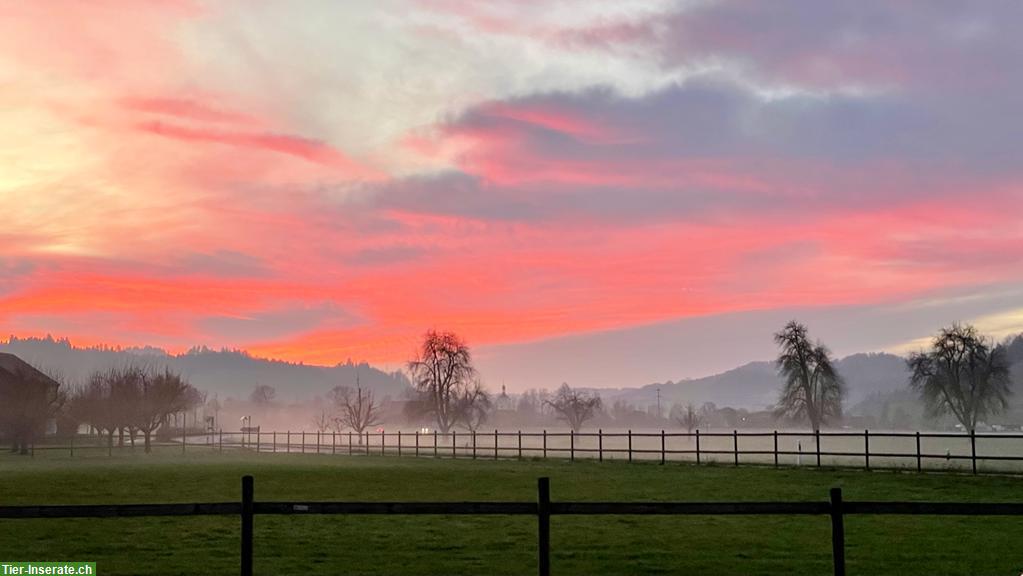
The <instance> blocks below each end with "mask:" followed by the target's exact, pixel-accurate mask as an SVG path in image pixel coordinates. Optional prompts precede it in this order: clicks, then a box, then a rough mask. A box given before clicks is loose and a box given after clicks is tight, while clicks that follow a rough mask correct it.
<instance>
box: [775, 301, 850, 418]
mask: <svg viewBox="0 0 1023 576" xmlns="http://www.w3.org/2000/svg"><path fill="white" fill-rule="evenodd" d="M774 341H775V343H777V344H778V346H779V347H780V348H781V353H780V354H779V355H778V361H777V363H778V370H779V372H780V374H781V376H782V377H784V378H785V384H784V386H783V387H782V392H781V397H780V398H779V400H778V408H777V410H776V411H775V415H776V416H779V417H787V418H799V419H802V418H806V419H808V420H809V421H810V426H811V427H812V429H813V430H820V428H821V425H823V424H826V423H827V422H828V420H830V419H831V418H838V417H841V415H842V397H843V396H844V395H845V385H844V383H843V381H842V377H841V376H840V375H839V374H838V372H837V371H836V370H835V367H834V363H833V362H832V360H831V353H830V352H829V351H828V349H827V348H826V347H825V346H824V345H823V344H820V343H819V342H818V343H817V344H813V343H811V342H810V338H809V336H808V334H807V330H806V326H804V325H802V324H800V323H798V322H795V321H792V322H789V323H788V324H787V325H786V326H785V328H784V329H783V330H782V331H781V332H778V333H777V334H775V335H774Z"/></svg>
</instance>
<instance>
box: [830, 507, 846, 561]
mask: <svg viewBox="0 0 1023 576" xmlns="http://www.w3.org/2000/svg"><path fill="white" fill-rule="evenodd" d="M831 553H832V556H833V557H834V561H835V576H845V523H844V521H843V518H842V489H841V488H832V489H831Z"/></svg>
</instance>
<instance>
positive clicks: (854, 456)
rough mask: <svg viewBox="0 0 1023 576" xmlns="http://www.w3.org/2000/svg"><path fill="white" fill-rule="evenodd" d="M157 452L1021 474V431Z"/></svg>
mask: <svg viewBox="0 0 1023 576" xmlns="http://www.w3.org/2000/svg"><path fill="white" fill-rule="evenodd" d="M107 440H108V439H107V438H105V437H104V438H99V437H95V436H92V437H81V436H80V437H77V438H76V437H72V438H64V439H57V438H51V439H48V440H47V442H45V443H40V444H38V445H36V446H34V447H33V448H32V453H33V455H34V454H35V453H36V452H37V451H43V452H46V453H58V454H59V453H66V454H67V455H70V456H71V457H76V456H87V455H97V454H100V455H108V456H112V455H113V454H114V453H115V452H124V451H126V450H135V451H141V450H142V446H141V442H140V441H136V444H135V446H134V447H132V446H130V445H129V444H128V443H125V445H124V446H119V445H116V444H115V443H114V442H107ZM154 447H155V449H158V450H160V451H163V452H173V451H176V450H177V451H180V452H182V453H187V452H190V451H192V452H199V451H206V452H219V453H223V452H230V451H239V450H244V451H251V452H254V453H270V454H274V453H305V454H309V453H312V454H333V455H340V454H345V455H352V456H354V455H381V456H409V457H435V458H470V459H495V460H497V459H527V458H541V459H548V458H561V459H568V460H573V461H574V460H576V459H593V460H598V461H604V460H626V461H630V462H631V461H640V460H643V461H651V460H653V461H659V462H660V463H662V464H663V463H667V462H693V463H696V464H709V463H715V464H727V465H734V466H738V465H740V464H750V465H767V466H811V467H822V466H828V467H854V468H864V469H867V470H870V469H873V468H888V469H891V468H895V469H907V470H913V469H915V470H917V471H920V472H922V471H924V470H946V471H957V472H972V473H974V474H977V473H982V472H983V473H1023V434H1020V433H977V432H974V431H970V432H966V433H961V432H871V431H869V430H863V431H862V432H861V431H846V430H828V431H816V432H798V431H777V430H774V431H739V430H732V431H711V432H707V431H701V430H695V431H693V432H677V431H666V430H660V431H649V430H646V431H633V430H624V431H622V430H618V431H604V430H602V429H600V430H597V431H595V432H573V431H569V432H563V431H557V432H553V431H547V430H540V431H536V430H533V431H521V430H517V431H514V432H502V431H499V430H494V431H493V432H491V431H486V432H483V431H474V432H466V431H458V430H452V431H450V432H447V433H440V432H437V431H430V432H421V431H413V432H403V431H400V430H399V431H391V432H388V431H380V432H365V433H356V432H350V431H348V432H308V431H299V432H291V431H284V432H280V431H261V430H259V429H258V428H252V429H250V430H249V431H246V432H225V431H222V430H220V431H216V432H208V433H204V434H183V435H182V436H180V437H177V438H169V439H168V438H163V439H162V440H161V441H160V442H156V443H155V444H154Z"/></svg>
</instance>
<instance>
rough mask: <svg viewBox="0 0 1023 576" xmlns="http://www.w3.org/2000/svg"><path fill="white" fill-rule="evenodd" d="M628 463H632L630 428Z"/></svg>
mask: <svg viewBox="0 0 1023 576" xmlns="http://www.w3.org/2000/svg"><path fill="white" fill-rule="evenodd" d="M629 462H632V428H629Z"/></svg>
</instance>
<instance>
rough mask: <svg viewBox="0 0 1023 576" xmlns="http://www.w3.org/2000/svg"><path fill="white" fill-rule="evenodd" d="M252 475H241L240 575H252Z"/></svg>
mask: <svg viewBox="0 0 1023 576" xmlns="http://www.w3.org/2000/svg"><path fill="white" fill-rule="evenodd" d="M252 500H253V485H252V476H242V558H241V567H242V570H241V572H242V576H252V517H253V509H254V506H253V504H252Z"/></svg>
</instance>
